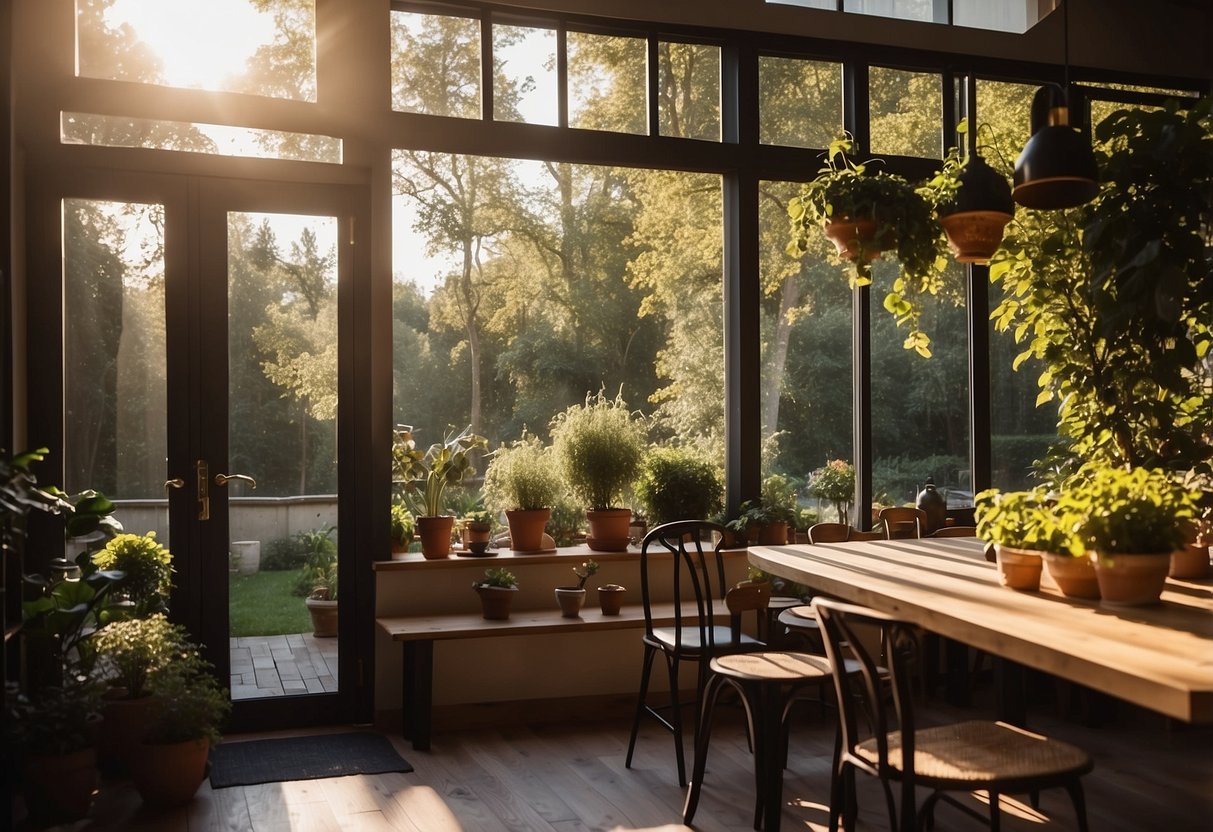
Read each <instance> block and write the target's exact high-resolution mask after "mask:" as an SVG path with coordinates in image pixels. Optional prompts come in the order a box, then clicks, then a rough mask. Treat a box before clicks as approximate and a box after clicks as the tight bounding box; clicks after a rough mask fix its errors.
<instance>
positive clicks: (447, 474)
mask: <svg viewBox="0 0 1213 832" xmlns="http://www.w3.org/2000/svg"><path fill="white" fill-rule="evenodd" d="M487 447H488V440H487V439H485V438H484V437H483V436H478V435H477V434H475V433H472V427H471V425H468V426H467V427H466V428H464V429H463V430H462V431H460V432H459V433H455V432H454V431H453V430H450V431H447V433H446V434H445V435H444V436H443V437H442V441H441V442H435V443H434V444H432V445H430V447H429V448H428V449H427V450H426V451H424V452H422V451H421V450H419V449H418V448H417V444H416V442H415V441H414V440H413V428H412V427H411V426H409V425H402V426H400V427H398V428H396V431H395V433H394V435H393V440H392V463H393V472H392V473H393V476H392V480H393V482H394V483H396V484H398V485H400V486H401V487H402V488H403V491H404V496H405V499H407V500H408V501H409V502H410V504H411V506H410V507H411V508H412V511H413V513H414V514H415V515H417V516H420V517H438V516H440V515H442V513H443V506H444V503H443V499H442V496H443V492H445V491H446V488H447V486H448V485H460V484H462V483H463V481H464V480H465V479H467V478H468V477H469V476H471V475H472V474H473V473H474V471H473V467H472V456H471V451H472V450H473V449H475V448H487Z"/></svg>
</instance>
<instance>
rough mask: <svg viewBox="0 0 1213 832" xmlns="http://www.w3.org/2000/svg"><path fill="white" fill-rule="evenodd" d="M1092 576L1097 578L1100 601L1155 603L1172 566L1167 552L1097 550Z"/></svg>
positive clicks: (1118, 604)
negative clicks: (1135, 552)
mask: <svg viewBox="0 0 1213 832" xmlns="http://www.w3.org/2000/svg"><path fill="white" fill-rule="evenodd" d="M1093 560H1094V562H1095V577H1096V578H1097V579H1098V580H1099V594H1100V596H1101V597H1102V598H1103V600H1102V601H1100V603H1101V604H1103V605H1106V606H1112V607H1133V606H1140V605H1142V604H1154V603H1157V602H1158V598H1159V596H1160V595H1162V588H1163V584H1165V583H1166V582H1167V570H1169V569H1170V568H1171V555H1170V553H1168V554H1164V555H1153V554H1151V555H1132V554H1130V555H1105V554H1101V553H1100V552H1096V553H1095V555H1094V557H1093Z"/></svg>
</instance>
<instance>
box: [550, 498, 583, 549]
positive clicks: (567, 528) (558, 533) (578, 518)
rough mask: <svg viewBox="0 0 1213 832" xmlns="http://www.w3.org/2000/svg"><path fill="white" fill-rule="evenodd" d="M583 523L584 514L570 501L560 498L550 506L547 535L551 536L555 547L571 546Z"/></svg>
mask: <svg viewBox="0 0 1213 832" xmlns="http://www.w3.org/2000/svg"><path fill="white" fill-rule="evenodd" d="M584 523H585V512H584V511H582V510H581V508H580V506H577V505H575V504H574V503H573V501H572V500H570V499H568V498H567V497H565V496H563V495H562V496H561V497H560V498H558V499H557V500H556V503H555V504H554V505H553V506H552V516H551V518H550V519H549V520H548V526H547V530H548V534H550V535H551V536H552V540H553V541H555V543H556V545H557V546H572V545H573V544H574V543H576V541H577V538H578V535H580V534H581V532H582V527H583V525H584Z"/></svg>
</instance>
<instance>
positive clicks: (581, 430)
mask: <svg viewBox="0 0 1213 832" xmlns="http://www.w3.org/2000/svg"><path fill="white" fill-rule="evenodd" d="M644 434H645V431H644V426H643V425H642V423H641V422H640V421H639V420H638V419H636V418H634V417H633V415H632V413H631V411H629V410H628V408H627V405H626V404H625V403H624V401H623V398H622V397H616V398H614V399H608V398H607V397H606V396H605V395H603V393H602V391H599V392H598V394H597V395H596V396H593V395H591V396H586V400H585V403H584V404H582V405H573V406H572V407H570V408H569V409H568V410H565V411H564V412H563V413H558V414H557V415H556V417H555V418H554V419H553V420H552V444H553V448H554V450H555V452H556V458H557V459H558V460H559V464H560V469H561V471H562V472H563V473H564V480H565V482H566V483H568V486H569V488H570V489H571V490H572V492H573V496H574V497H576V498H577V499H578V500H580V501H581V502H582V503H583V504H584V505H585V506H586V507H587V511H586V518H587V519H588V520H589V523H590V536H589V539H588V540H587V541H586V542H587V543H588V544H589V546H590V548H591V549H594V550H596V551H602V552H622V551H625V550H626V549H627V548H628V542H629V538H628V525H629V523H630V522H631V518H632V512H631V511H630V510H629V509H626V508H619V507H618V506H619V503H620V502H621V501H622V498H623V493H624V490H625V489H626V488H627V487H628V486H629V485H631V483H632V481H633V480H634V479H636V474H637V473H638V472H639V470H640V461H641V458H642V456H643V455H644V447H645V435H644Z"/></svg>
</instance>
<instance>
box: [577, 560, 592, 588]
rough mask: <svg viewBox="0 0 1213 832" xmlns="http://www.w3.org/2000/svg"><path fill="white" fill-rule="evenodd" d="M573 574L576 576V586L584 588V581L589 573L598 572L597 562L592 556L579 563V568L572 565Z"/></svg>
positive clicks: (587, 578) (588, 576)
mask: <svg viewBox="0 0 1213 832" xmlns="http://www.w3.org/2000/svg"><path fill="white" fill-rule="evenodd" d="M573 574H574V575H576V576H577V588H578V589H585V582H586V581H587V580H589V578H590V576H591V575H597V574H598V562H597V561H596V560H594V559H593V558H590V559H589V560H587V561H585V562H584V563H582V564H581V568H580V569H578V568H577V567H576V566H574V567H573Z"/></svg>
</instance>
